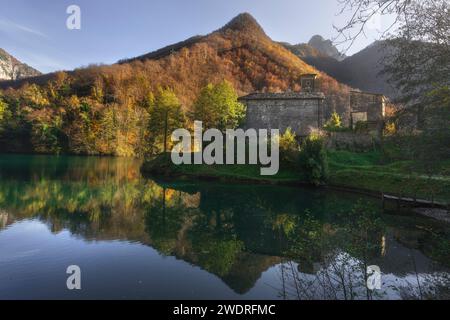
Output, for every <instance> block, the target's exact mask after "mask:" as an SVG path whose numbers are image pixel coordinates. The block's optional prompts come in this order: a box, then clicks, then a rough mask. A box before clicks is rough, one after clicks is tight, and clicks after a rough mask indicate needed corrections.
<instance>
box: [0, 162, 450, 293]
mask: <svg viewBox="0 0 450 320" xmlns="http://www.w3.org/2000/svg"><path fill="white" fill-rule="evenodd" d="M139 165H140V163H139V161H136V160H130V159H116V158H96V157H91V158H82V157H52V156H17V155H3V156H0V299H35V298H50V299H85V298H87V299H96V298H100V299H104V298H112V299H139V298H143V299H368V298H369V299H402V298H416V299H417V298H441V297H448V292H449V289H450V288H449V282H448V279H449V272H448V270H449V266H450V259H449V257H450V229H449V226H448V225H445V224H443V223H439V222H436V221H434V220H431V219H428V218H423V217H418V216H413V215H404V214H403V215H400V214H399V213H397V212H388V213H382V212H381V209H380V205H379V203H378V201H376V200H375V199H371V198H364V196H361V195H354V194H348V193H338V192H333V191H330V190H320V189H309V188H288V187H275V186H248V185H226V184H224V185H220V184H215V183H199V184H192V183H191V184H190V183H186V182H170V183H166V182H161V181H153V180H150V179H146V178H143V177H142V176H141V174H140V172H139ZM69 265H78V266H80V268H81V272H82V280H81V283H82V289H81V290H79V291H69V290H67V288H66V279H67V277H68V275H67V274H66V269H67V267H68V266H69ZM368 265H377V266H379V267H380V270H381V272H382V276H381V280H382V285H381V289H380V290H375V291H370V290H367V287H366V285H365V284H366V279H365V272H364V271H365V270H366V267H367V266H368Z"/></svg>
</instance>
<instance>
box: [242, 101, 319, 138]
mask: <svg viewBox="0 0 450 320" xmlns="http://www.w3.org/2000/svg"><path fill="white" fill-rule="evenodd" d="M242 100H244V101H243V102H244V103H245V104H246V105H247V116H246V128H255V129H279V130H280V132H284V131H285V130H286V129H287V128H288V127H289V128H291V129H292V130H293V131H294V132H295V133H296V134H297V135H298V136H306V135H308V133H309V132H310V129H311V128H319V127H321V126H322V124H323V121H324V120H323V108H324V105H323V99H322V97H321V96H317V95H314V94H311V95H303V96H298V97H297V98H289V97H285V96H283V95H282V94H279V95H277V96H275V95H273V96H267V97H263V96H254V97H253V98H252V97H247V98H243V99H242Z"/></svg>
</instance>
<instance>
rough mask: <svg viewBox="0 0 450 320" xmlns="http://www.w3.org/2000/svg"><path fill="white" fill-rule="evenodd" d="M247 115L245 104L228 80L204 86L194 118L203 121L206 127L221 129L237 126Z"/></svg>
mask: <svg viewBox="0 0 450 320" xmlns="http://www.w3.org/2000/svg"><path fill="white" fill-rule="evenodd" d="M244 117H245V106H244V105H243V104H242V103H240V102H239V101H238V95H237V93H236V91H235V90H234V88H233V86H232V84H231V83H230V82H228V81H226V80H224V81H222V82H220V83H218V84H216V85H213V84H208V85H207V86H206V87H204V88H203V89H202V90H201V92H200V95H199V97H198V98H197V100H196V101H195V102H194V107H193V120H201V121H203V127H204V128H205V129H209V128H216V129H219V130H221V131H225V130H226V129H234V128H237V127H238V126H239V125H240V124H241V123H242V120H243V119H244Z"/></svg>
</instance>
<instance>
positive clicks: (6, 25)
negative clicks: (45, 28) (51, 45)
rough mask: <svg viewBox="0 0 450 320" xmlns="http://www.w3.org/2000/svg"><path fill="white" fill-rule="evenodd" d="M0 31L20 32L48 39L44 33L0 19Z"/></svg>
mask: <svg viewBox="0 0 450 320" xmlns="http://www.w3.org/2000/svg"><path fill="white" fill-rule="evenodd" d="M0 30H3V31H5V32H22V33H27V34H30V35H35V36H38V37H42V38H48V36H47V35H46V34H45V33H43V32H41V31H39V30H36V29H32V28H29V27H27V26H24V25H22V24H18V23H15V22H13V21H10V20H6V19H0Z"/></svg>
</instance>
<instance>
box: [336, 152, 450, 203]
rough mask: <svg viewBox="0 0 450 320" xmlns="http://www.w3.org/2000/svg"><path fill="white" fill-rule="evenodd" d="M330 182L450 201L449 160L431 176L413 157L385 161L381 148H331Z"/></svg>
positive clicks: (440, 164) (437, 166)
mask: <svg viewBox="0 0 450 320" xmlns="http://www.w3.org/2000/svg"><path fill="white" fill-rule="evenodd" d="M328 159H329V166H330V178H329V183H330V184H331V185H337V186H344V187H351V188H358V189H365V190H371V191H376V192H384V193H392V194H396V195H403V196H408V197H417V198H421V199H427V200H435V201H441V202H445V203H449V202H450V176H448V174H446V173H448V168H449V167H450V163H449V161H444V162H442V163H439V164H437V165H436V175H433V176H431V177H430V176H428V175H426V174H425V173H424V172H423V171H421V169H420V168H418V167H417V165H415V164H414V163H413V162H412V161H405V160H403V161H394V162H389V163H383V161H382V156H381V154H380V153H379V152H366V153H354V152H348V151H329V152H328Z"/></svg>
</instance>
